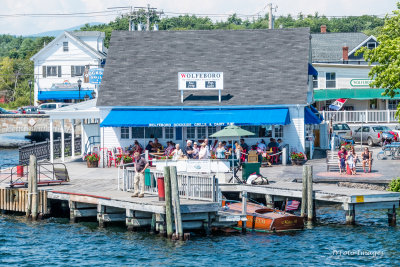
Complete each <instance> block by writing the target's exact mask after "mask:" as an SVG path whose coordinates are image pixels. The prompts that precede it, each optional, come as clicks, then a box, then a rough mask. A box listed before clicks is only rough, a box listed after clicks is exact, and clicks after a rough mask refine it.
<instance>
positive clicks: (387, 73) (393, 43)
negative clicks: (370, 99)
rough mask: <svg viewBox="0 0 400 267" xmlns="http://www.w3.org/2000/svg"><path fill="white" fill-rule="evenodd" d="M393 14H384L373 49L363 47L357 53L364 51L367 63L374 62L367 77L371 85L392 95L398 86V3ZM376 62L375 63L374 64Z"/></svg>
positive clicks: (399, 36) (395, 93)
mask: <svg viewBox="0 0 400 267" xmlns="http://www.w3.org/2000/svg"><path fill="white" fill-rule="evenodd" d="M393 14H394V16H392V17H389V16H386V18H385V24H384V26H383V27H382V29H381V31H380V33H379V35H378V37H377V40H378V43H379V45H378V46H377V47H376V48H375V49H368V48H366V47H363V48H362V49H360V51H358V54H360V53H364V59H365V60H366V61H367V62H368V64H369V65H372V64H374V66H373V67H372V69H371V71H370V72H369V77H370V78H371V79H372V80H373V82H372V83H371V86H372V87H376V88H385V92H384V93H383V94H384V95H387V96H390V97H392V98H393V97H394V96H395V95H397V94H399V92H398V91H397V89H399V88H400V68H399V66H400V3H397V10H395V11H393ZM375 64H376V65H375Z"/></svg>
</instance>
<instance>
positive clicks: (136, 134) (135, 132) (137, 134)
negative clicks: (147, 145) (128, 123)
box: [131, 127, 144, 138]
mask: <svg viewBox="0 0 400 267" xmlns="http://www.w3.org/2000/svg"><path fill="white" fill-rule="evenodd" d="M131 129H132V130H131V131H132V138H144V127H132V128H131Z"/></svg>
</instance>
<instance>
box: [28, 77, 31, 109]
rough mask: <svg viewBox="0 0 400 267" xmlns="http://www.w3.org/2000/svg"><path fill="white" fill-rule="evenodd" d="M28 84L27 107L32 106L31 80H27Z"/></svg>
mask: <svg viewBox="0 0 400 267" xmlns="http://www.w3.org/2000/svg"><path fill="white" fill-rule="evenodd" d="M28 84H29V105H30V106H32V80H29V81H28Z"/></svg>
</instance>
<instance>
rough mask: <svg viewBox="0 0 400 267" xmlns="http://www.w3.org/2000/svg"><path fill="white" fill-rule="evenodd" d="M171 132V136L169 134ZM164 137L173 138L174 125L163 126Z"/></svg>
mask: <svg viewBox="0 0 400 267" xmlns="http://www.w3.org/2000/svg"><path fill="white" fill-rule="evenodd" d="M171 134H172V136H171ZM163 136H164V139H166V140H174V139H175V128H174V127H164V135H163Z"/></svg>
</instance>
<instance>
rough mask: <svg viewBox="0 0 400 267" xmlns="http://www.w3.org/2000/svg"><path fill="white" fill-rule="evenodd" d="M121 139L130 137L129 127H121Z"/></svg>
mask: <svg viewBox="0 0 400 267" xmlns="http://www.w3.org/2000/svg"><path fill="white" fill-rule="evenodd" d="M121 139H129V127H121Z"/></svg>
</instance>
